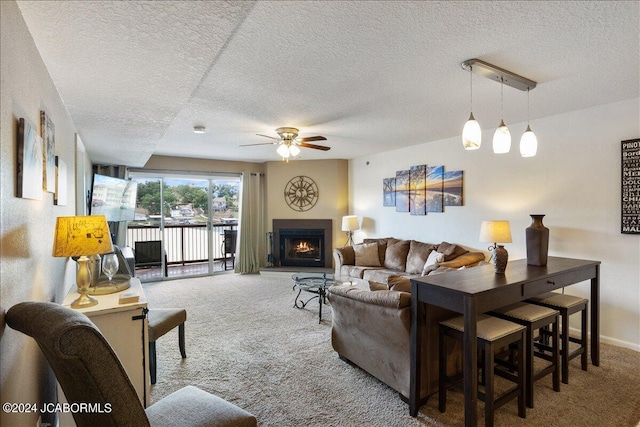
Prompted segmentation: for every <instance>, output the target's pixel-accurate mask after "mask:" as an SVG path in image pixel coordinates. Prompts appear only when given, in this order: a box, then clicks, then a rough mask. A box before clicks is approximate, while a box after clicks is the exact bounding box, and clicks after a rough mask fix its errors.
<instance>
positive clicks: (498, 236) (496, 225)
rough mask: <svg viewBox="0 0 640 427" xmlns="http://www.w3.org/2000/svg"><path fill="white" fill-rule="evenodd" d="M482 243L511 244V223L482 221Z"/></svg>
mask: <svg viewBox="0 0 640 427" xmlns="http://www.w3.org/2000/svg"><path fill="white" fill-rule="evenodd" d="M480 241H481V242H490V243H511V228H510V227H509V221H504V220H492V221H482V224H481V225H480Z"/></svg>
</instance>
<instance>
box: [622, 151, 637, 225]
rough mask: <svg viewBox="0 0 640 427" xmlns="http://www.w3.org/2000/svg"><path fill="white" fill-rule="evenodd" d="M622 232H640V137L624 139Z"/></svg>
mask: <svg viewBox="0 0 640 427" xmlns="http://www.w3.org/2000/svg"><path fill="white" fill-rule="evenodd" d="M621 207H622V222H621V230H620V231H621V233H623V234H640V139H629V140H626V141H622V206H621Z"/></svg>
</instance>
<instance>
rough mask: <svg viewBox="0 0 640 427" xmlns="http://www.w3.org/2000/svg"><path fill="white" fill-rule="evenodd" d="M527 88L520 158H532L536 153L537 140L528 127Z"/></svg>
mask: <svg viewBox="0 0 640 427" xmlns="http://www.w3.org/2000/svg"><path fill="white" fill-rule="evenodd" d="M529 117H530V116H529V88H527V129H526V130H525V131H524V133H523V134H522V138H521V139H520V155H521V156H522V157H533V156H535V155H536V153H537V152H538V138H536V134H535V133H533V131H532V130H531V126H530V125H529Z"/></svg>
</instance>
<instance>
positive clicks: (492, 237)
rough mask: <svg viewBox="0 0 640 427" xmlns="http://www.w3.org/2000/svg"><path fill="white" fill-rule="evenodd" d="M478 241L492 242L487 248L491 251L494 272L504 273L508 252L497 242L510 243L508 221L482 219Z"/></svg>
mask: <svg viewBox="0 0 640 427" xmlns="http://www.w3.org/2000/svg"><path fill="white" fill-rule="evenodd" d="M480 241H481V242H490V243H493V245H492V246H490V247H489V250H490V251H491V252H493V254H492V255H491V260H492V261H493V266H494V269H495V272H496V273H498V274H502V273H504V271H505V269H506V267H507V262H508V261H509V253H508V252H507V250H506V249H505V248H504V245H498V243H511V227H510V226H509V221H505V220H491V221H482V224H481V225H480Z"/></svg>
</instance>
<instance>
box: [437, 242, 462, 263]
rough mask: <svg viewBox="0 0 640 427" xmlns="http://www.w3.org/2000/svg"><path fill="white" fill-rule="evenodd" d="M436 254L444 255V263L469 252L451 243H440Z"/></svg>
mask: <svg viewBox="0 0 640 427" xmlns="http://www.w3.org/2000/svg"><path fill="white" fill-rule="evenodd" d="M438 252H440V253H441V254H444V260H445V261H450V260H452V259H454V258H457V257H459V256H460V255H463V254H466V253H467V252H469V251H468V250H466V249H465V248H463V247H462V246H458V245H454V244H453V243H448V242H442V243H440V244H439V245H438Z"/></svg>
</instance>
